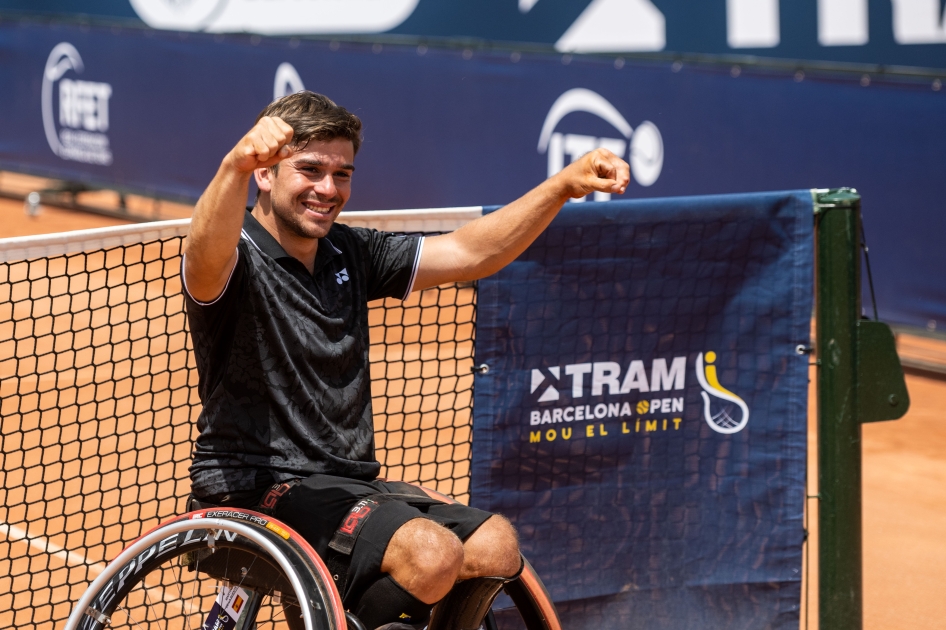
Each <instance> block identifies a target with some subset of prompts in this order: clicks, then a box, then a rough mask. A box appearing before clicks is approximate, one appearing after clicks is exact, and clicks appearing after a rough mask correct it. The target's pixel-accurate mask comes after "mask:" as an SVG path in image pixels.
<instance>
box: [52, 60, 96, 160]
mask: <svg viewBox="0 0 946 630" xmlns="http://www.w3.org/2000/svg"><path fill="white" fill-rule="evenodd" d="M84 70H85V66H84V65H83V63H82V57H81V56H80V55H79V51H78V50H76V48H75V46H73V45H72V44H70V43H68V42H62V43H60V44H57V45H56V46H55V47H54V48H53V50H52V52H51V53H49V59H47V61H46V69H45V70H44V72H43V88H42V107H43V128H44V130H45V131H46V141H47V142H48V143H49V148H50V149H52V151H53V153H55V154H56V155H58V156H59V157H61V158H62V159H64V160H73V161H76V162H85V163H86V164H99V165H102V166H107V165H109V164H111V163H112V150H111V147H110V145H109V141H108V136H107V135H106V132H107V131H108V124H109V116H108V102H109V99H110V98H111V96H112V86H111V85H109V84H108V83H101V82H97V81H84V80H80V79H78V78H73V77H72V76H67V74H71V75H76V76H77V75H80V74H82V73H83V71H84ZM57 96H58V99H57V98H56V97H57ZM57 104H58V113H59V115H58V116H56V109H57V107H56V106H57Z"/></svg>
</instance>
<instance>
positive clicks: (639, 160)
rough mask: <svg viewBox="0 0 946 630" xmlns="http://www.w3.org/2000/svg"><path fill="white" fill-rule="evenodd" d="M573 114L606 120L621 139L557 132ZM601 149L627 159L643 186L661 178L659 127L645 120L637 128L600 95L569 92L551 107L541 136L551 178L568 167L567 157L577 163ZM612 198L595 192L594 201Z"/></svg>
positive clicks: (539, 147) (541, 144)
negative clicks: (585, 155) (583, 157)
mask: <svg viewBox="0 0 946 630" xmlns="http://www.w3.org/2000/svg"><path fill="white" fill-rule="evenodd" d="M574 112H587V113H589V114H593V115H595V116H597V117H599V118H601V119H603V120H604V121H606V122H607V123H609V124H610V125H611V126H612V127H614V129H615V130H616V131H617V132H618V134H619V135H620V137H618V138H610V137H609V138H598V137H595V136H589V135H583V134H577V133H562V132H560V131H556V129H557V127H558V123H559V122H560V121H561V120H562V119H563V118H565V116H567V115H568V114H571V113H574ZM599 147H600V148H605V149H607V150H609V151H611V152H612V153H614V154H615V155H617V156H618V157H621V158H624V157H626V158H627V159H628V162H630V165H631V174H632V175H633V176H634V180H635V181H636V182H637V183H638V184H640V185H641V186H650V185H651V184H653V183H654V182H656V181H657V178H658V177H660V171H661V170H662V169H663V164H664V145H663V139H662V138H661V135H660V131H659V130H658V129H657V125H655V124H654V123H652V122H650V121H648V120H645V121H644V122H642V123H640V124H639V125H638V126H637V129H634V128H633V127H631V125H630V123H628V122H627V120H626V119H625V118H624V116H622V115H621V113H620V112H619V111H618V110H617V108H615V107H614V105H612V104H611V103H610V102H608V100H607V99H605V98H604V97H603V96H601V95H600V94H598V93H597V92H592V91H591V90H586V89H584V88H575V89H573V90H568V91H567V92H565V93H564V94H562V95H561V96H559V97H558V99H556V100H555V102H554V103H553V104H552V107H551V109H549V113H548V114H547V115H546V117H545V122H544V123H543V125H542V132H541V133H540V134H539V146H538V151H539V153H540V154H542V153H544V154H546V155H547V156H548V176H549V177H551V176H552V175H555V174H556V173H558V172H559V171H560V170H562V169H563V168H565V156H566V155H567V156H569V158H570V159H569V161H571V162H574V161H575V160H577V159H578V158H580V157H581V156H583V155H584V154H586V153H588V152H590V151H594V150H595V149H597V148H599ZM610 198H611V194H610V193H606V192H596V193H595V196H594V199H595V201H607V200H608V199H610ZM573 201H584V199H573Z"/></svg>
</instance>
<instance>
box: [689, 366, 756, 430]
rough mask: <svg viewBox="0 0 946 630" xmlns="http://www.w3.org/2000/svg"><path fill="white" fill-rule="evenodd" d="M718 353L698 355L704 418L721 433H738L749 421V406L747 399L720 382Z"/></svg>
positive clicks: (698, 373) (698, 375) (697, 371)
mask: <svg viewBox="0 0 946 630" xmlns="http://www.w3.org/2000/svg"><path fill="white" fill-rule="evenodd" d="M715 362H716V353H715V352H712V351H710V352H707V353H706V354H703V353H702V352H701V353H700V354H699V355H698V356H697V357H696V379H697V380H698V381H699V383H700V387H702V388H703V391H702V392H700V394H701V395H702V396H703V418H704V419H705V420H706V424H708V425H709V426H710V428H711V429H713V430H714V431H717V432H719V433H738V432H739V431H742V430H743V429H744V428H745V427H746V424H748V422H749V406H748V405H746V403H745V401H744V400H743V399H742V398H740V397H739V396H737V395H736V394H734V393H732V392H731V391H729V390H728V389H726V388H725V387H723V386H722V385H720V384H719V377H718V376H717V375H716V366H715V365H713V364H714V363H715Z"/></svg>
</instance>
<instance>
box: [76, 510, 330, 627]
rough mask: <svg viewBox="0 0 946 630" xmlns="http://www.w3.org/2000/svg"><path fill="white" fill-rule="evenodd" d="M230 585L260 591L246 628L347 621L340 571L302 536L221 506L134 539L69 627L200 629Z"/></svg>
mask: <svg viewBox="0 0 946 630" xmlns="http://www.w3.org/2000/svg"><path fill="white" fill-rule="evenodd" d="M221 584H223V585H225V586H231V587H239V588H241V589H245V591H246V592H247V593H250V594H251V597H250V599H251V600H252V602H253V605H252V606H251V605H248V606H247V610H248V611H250V612H252V613H254V614H253V616H254V617H255V618H254V619H249V620H248V621H247V622H243V628H254V627H257V628H260V629H262V628H267V627H273V628H288V629H289V630H345V628H346V625H347V624H346V620H345V611H344V608H343V607H342V602H341V598H340V597H339V595H338V591H337V590H336V589H335V586H334V583H333V580H332V577H331V575H330V574H329V571H328V569H327V568H326V567H325V564H324V563H323V562H322V560H321V559H320V558H319V557H318V555H317V554H316V553H315V551H314V550H313V549H312V547H311V546H310V545H309V544H308V543H307V542H305V540H303V539H302V537H301V536H299V535H298V534H296V533H295V532H294V531H292V529H291V528H289V527H288V526H287V525H284V524H282V523H280V522H279V521H277V520H275V519H272V518H269V517H267V516H263V515H262V514H259V513H256V512H252V511H249V510H239V509H222V508H221V509H204V510H196V511H194V512H190V513H188V514H184V515H182V516H179V517H177V518H175V519H172V520H170V521H167V522H165V523H162V524H160V525H158V526H157V527H155V528H154V529H152V530H151V531H150V532H148V533H146V534H144V535H143V536H141V537H140V538H138V539H137V540H136V541H134V542H133V543H131V544H130V545H129V546H128V547H126V548H125V550H124V551H122V553H121V554H119V555H118V557H117V558H115V560H113V561H112V562H110V563H109V564H108V566H107V567H106V568H105V570H104V571H103V572H102V574H101V575H99V576H98V577H97V578H96V579H95V580H94V581H93V582H92V584H91V586H90V587H89V588H88V590H87V591H86V592H85V594H84V595H83V596H82V597H81V598H80V600H79V602H78V604H77V605H76V607H75V609H74V610H73V611H72V614H71V615H70V617H69V620H68V621H67V623H66V626H65V630H101V629H102V628H104V627H108V628H110V629H115V628H128V629H129V630H130V629H132V628H200V627H201V626H202V625H203V624H204V623H205V620H206V619H208V615H210V614H211V608H213V607H214V604H215V601H216V598H217V590H218V588H219V586H220V585H221ZM260 603H262V604H263V605H262V608H258V609H257V610H252V609H253V608H257V606H259V604H260ZM280 605H281V609H280ZM218 608H219V607H218ZM245 614H246V612H244V616H245ZM231 627H232V626H231Z"/></svg>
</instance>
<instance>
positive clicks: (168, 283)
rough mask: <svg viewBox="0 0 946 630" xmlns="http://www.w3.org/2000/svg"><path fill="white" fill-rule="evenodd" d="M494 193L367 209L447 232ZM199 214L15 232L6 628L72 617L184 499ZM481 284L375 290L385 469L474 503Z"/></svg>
mask: <svg viewBox="0 0 946 630" xmlns="http://www.w3.org/2000/svg"><path fill="white" fill-rule="evenodd" d="M481 212H482V210H481V209H480V208H458V209H447V210H422V211H396V212H355V213H348V214H347V215H346V216H345V222H347V223H348V224H350V225H359V226H369V227H375V228H378V229H382V230H386V231H392V232H401V233H425V234H432V233H442V232H445V231H450V230H453V229H456V228H457V227H459V226H460V225H462V224H463V223H465V222H467V221H469V220H471V219H473V218H475V217H476V216H479V215H480V214H481ZM187 225H188V221H187V220H183V221H165V222H160V223H150V224H144V225H136V226H122V227H116V228H105V229H100V230H86V231H81V232H73V233H66V234H57V235H51V236H43V237H27V238H18V239H6V240H0V423H2V425H0V429H2V430H0V627H16V628H21V629H23V628H25V629H32V628H36V629H40V628H43V629H45V628H55V627H60V626H61V625H62V623H63V622H64V620H65V619H66V618H67V617H68V615H69V613H70V611H71V608H72V603H73V602H75V601H76V600H78V598H79V597H80V595H81V594H82V592H83V590H84V589H85V587H86V586H87V584H88V582H89V581H91V580H92V579H94V578H95V576H96V575H98V573H100V572H101V570H102V569H103V568H104V566H105V562H106V561H107V560H108V559H110V558H113V557H114V556H115V555H117V554H118V552H119V551H120V550H121V549H122V548H123V547H124V546H125V545H126V544H127V543H128V542H129V541H131V540H133V539H134V538H136V537H137V536H139V535H140V534H142V533H143V532H145V531H147V530H148V529H150V528H151V527H153V526H154V525H156V524H157V523H159V522H160V521H162V520H165V519H167V518H169V517H171V516H172V515H174V514H178V513H180V512H182V511H183V510H184V500H185V498H186V496H187V494H188V492H189V489H190V482H189V479H188V472H187V469H188V465H189V460H190V454H191V445H192V443H193V440H194V438H195V437H196V429H195V424H196V422H195V421H196V418H197V415H198V414H199V413H200V401H199V400H198V397H197V392H196V385H197V373H196V369H195V365H194V358H193V353H192V351H191V341H190V336H189V334H188V331H187V321H186V317H185V314H184V302H183V298H182V296H181V282H180V277H179V270H180V260H181V249H182V245H183V239H184V235H185V234H186V231H187ZM475 325H476V288H475V285H473V284H470V283H467V284H453V285H446V286H442V287H437V288H434V289H430V290H427V291H423V292H419V293H415V294H413V295H412V296H411V297H410V299H408V300H406V301H404V302H401V301H399V300H391V299H388V300H383V301H378V302H374V303H372V305H371V311H370V315H369V326H370V334H371V342H372V343H371V350H370V359H371V377H372V396H373V406H374V422H375V429H376V446H377V449H376V453H377V456H378V459H379V461H380V462H381V464H382V475H383V476H386V477H389V478H395V479H404V480H406V481H413V482H419V483H422V484H424V485H426V486H429V487H432V488H435V489H437V490H439V491H441V492H444V493H446V494H449V495H451V496H453V497H455V498H456V499H457V500H459V501H461V502H468V501H469V476H470V457H471V445H472V407H473V372H472V370H471V368H472V367H473V341H474V336H475Z"/></svg>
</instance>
